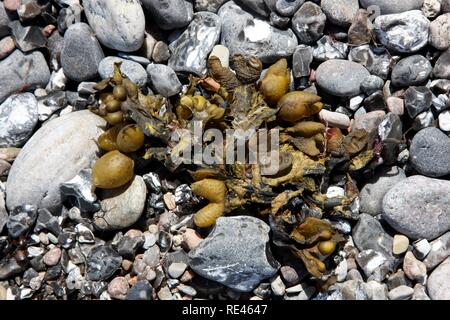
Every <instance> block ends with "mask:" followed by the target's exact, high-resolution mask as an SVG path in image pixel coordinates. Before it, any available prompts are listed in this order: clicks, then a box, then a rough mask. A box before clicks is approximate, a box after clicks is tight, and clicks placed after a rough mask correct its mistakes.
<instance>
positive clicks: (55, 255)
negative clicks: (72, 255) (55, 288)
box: [43, 247, 62, 267]
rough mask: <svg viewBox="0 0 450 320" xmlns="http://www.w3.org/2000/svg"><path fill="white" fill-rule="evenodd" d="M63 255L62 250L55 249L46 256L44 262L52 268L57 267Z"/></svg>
mask: <svg viewBox="0 0 450 320" xmlns="http://www.w3.org/2000/svg"><path fill="white" fill-rule="evenodd" d="M61 253H62V252H61V249H60V248H58V247H55V248H53V249H51V250H49V251H48V252H47V253H46V254H45V255H44V258H43V262H44V263H45V264H46V265H47V266H50V267H52V266H56V265H57V264H58V262H59V259H60V258H61Z"/></svg>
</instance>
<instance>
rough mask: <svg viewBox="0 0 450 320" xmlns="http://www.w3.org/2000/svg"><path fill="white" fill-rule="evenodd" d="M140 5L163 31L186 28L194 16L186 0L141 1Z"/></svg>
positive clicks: (190, 5)
mask: <svg viewBox="0 0 450 320" xmlns="http://www.w3.org/2000/svg"><path fill="white" fill-rule="evenodd" d="M142 4H143V6H144V8H145V9H146V10H148V12H149V13H150V14H151V17H152V19H153V21H154V22H155V23H156V24H157V25H158V27H160V28H161V29H163V30H173V29H179V28H183V27H186V26H187V25H188V24H189V22H191V21H192V19H193V16H194V11H193V6H192V3H191V2H190V1H186V0H167V1H164V2H161V1H158V0H143V1H142Z"/></svg>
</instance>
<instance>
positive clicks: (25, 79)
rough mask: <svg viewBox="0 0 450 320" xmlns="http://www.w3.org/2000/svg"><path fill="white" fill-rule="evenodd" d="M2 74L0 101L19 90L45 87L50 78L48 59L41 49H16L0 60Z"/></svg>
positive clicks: (0, 79)
mask: <svg viewBox="0 0 450 320" xmlns="http://www.w3.org/2000/svg"><path fill="white" fill-rule="evenodd" d="M0 74H2V75H3V76H2V77H0V103H2V102H3V101H4V100H5V99H6V98H8V97H9V96H10V95H11V94H13V93H15V92H17V91H30V90H34V89H36V88H38V87H41V88H45V86H46V85H47V83H48V81H49V79H50V70H49V68H48V65H47V61H46V60H45V58H44V55H43V54H42V53H41V52H39V51H33V52H31V53H29V54H24V53H22V51H20V50H15V51H14V52H13V53H11V54H10V55H9V56H8V57H7V58H5V59H3V60H1V61H0Z"/></svg>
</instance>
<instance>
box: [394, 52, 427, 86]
mask: <svg viewBox="0 0 450 320" xmlns="http://www.w3.org/2000/svg"><path fill="white" fill-rule="evenodd" d="M432 71H433V67H432V66H431V63H430V61H428V59H427V58H425V57H424V56H421V55H418V54H417V55H413V56H410V57H407V58H404V59H402V60H400V61H399V62H398V63H397V64H396V65H395V67H394V69H393V70H392V76H391V79H392V84H393V85H394V86H398V87H407V86H418V85H421V84H423V83H425V82H426V81H427V80H428V78H429V77H430V75H431V72H432Z"/></svg>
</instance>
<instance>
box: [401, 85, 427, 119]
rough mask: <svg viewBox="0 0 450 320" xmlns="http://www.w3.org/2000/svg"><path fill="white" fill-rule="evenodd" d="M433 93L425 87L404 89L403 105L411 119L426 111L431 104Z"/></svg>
mask: <svg viewBox="0 0 450 320" xmlns="http://www.w3.org/2000/svg"><path fill="white" fill-rule="evenodd" d="M432 99H433V94H432V92H431V90H430V89H428V88H427V87H409V88H408V89H407V90H406V91H405V106H406V110H407V111H408V114H409V116H410V117H411V119H414V118H415V117H416V116H417V115H419V114H420V113H422V112H425V111H427V110H428V109H429V108H430V107H431V104H432Z"/></svg>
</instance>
